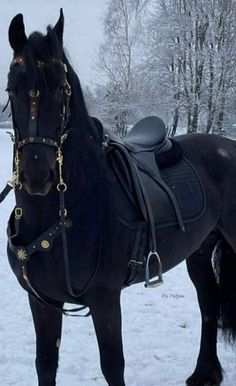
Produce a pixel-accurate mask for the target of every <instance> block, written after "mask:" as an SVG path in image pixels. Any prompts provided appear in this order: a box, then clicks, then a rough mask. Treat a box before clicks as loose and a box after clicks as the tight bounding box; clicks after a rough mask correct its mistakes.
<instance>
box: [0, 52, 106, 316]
mask: <svg viewBox="0 0 236 386" xmlns="http://www.w3.org/2000/svg"><path fill="white" fill-rule="evenodd" d="M51 62H52V63H59V64H61V65H62V66H63V69H64V73H65V83H64V88H63V98H62V112H61V125H60V129H59V139H58V141H55V140H53V139H51V138H44V137H40V136H38V130H37V117H38V106H39V101H40V92H39V90H37V89H31V90H30V92H29V97H30V120H29V128H28V133H29V134H28V137H26V138H23V139H20V135H19V130H18V128H17V125H16V123H15V119H14V109H13V103H12V101H11V98H10V102H11V110H12V120H13V128H14V132H15V135H12V134H10V135H11V139H12V141H13V143H14V168H13V178H12V181H11V182H8V183H7V185H6V187H5V188H4V189H3V191H2V192H1V193H0V203H1V202H2V201H3V200H4V198H5V197H6V196H7V194H8V193H9V192H10V191H11V190H12V189H14V190H21V189H22V184H21V182H20V153H19V150H20V149H21V148H22V147H23V146H25V145H27V144H43V145H47V146H52V147H55V148H56V149H57V151H56V161H57V164H58V171H59V173H58V174H59V181H58V184H57V190H58V192H59V202H60V203H59V220H58V222H57V223H56V224H54V225H53V226H52V227H50V228H49V229H48V230H47V231H46V232H44V233H43V234H42V235H41V236H39V237H38V238H37V239H36V240H35V241H33V242H32V243H31V244H29V245H28V246H15V245H14V244H13V242H12V241H13V238H14V237H16V236H17V234H18V231H19V222H20V220H21V218H22V216H23V210H22V208H21V207H20V206H19V205H16V208H15V211H14V214H15V228H16V232H15V234H13V235H12V234H11V232H10V226H9V228H8V236H9V247H10V249H11V251H12V252H13V253H14V254H15V256H16V258H17V260H18V261H19V262H20V264H21V269H22V277H23V279H24V282H25V283H26V285H27V287H28V288H29V289H30V291H31V294H33V295H34V296H35V297H36V298H37V300H38V301H39V302H41V303H42V304H44V305H45V304H47V305H49V306H51V307H53V308H54V309H56V310H58V311H60V312H62V313H63V314H65V315H70V316H78V317H86V316H89V315H90V311H89V312H88V313H87V314H85V315H73V314H72V315H71V313H73V312H78V311H81V310H84V309H85V308H87V306H81V307H79V308H74V309H69V310H68V309H62V308H60V307H58V306H56V305H55V304H52V303H50V302H48V301H47V300H45V299H44V298H42V297H41V295H39V294H38V292H37V291H36V290H35V289H34V287H33V285H32V283H31V281H30V279H29V275H28V270H27V263H28V261H29V260H30V258H31V256H32V255H33V254H34V253H35V252H37V251H41V252H48V251H49V250H50V249H51V248H52V247H53V242H54V240H55V238H56V237H58V236H59V235H60V236H61V238H62V245H63V257H64V266H65V281H66V287H67V290H68V293H69V294H70V295H71V296H72V297H74V298H78V297H81V296H82V295H83V294H84V292H85V291H86V290H87V288H88V286H89V285H90V283H91V281H92V280H93V278H94V276H95V275H96V273H97V270H98V267H99V263H100V259H101V246H102V235H101V237H100V245H99V256H98V259H97V263H96V266H95V269H94V272H93V273H92V274H91V276H90V278H89V279H88V281H87V283H86V284H85V286H84V288H83V289H82V290H81V291H80V292H79V293H76V292H74V290H73V288H72V284H71V277H70V267H69V256H68V245H67V237H66V231H67V229H68V228H70V227H71V226H72V223H71V221H70V220H69V219H68V218H67V210H66V208H65V192H66V190H67V185H66V183H65V182H64V179H63V152H62V145H63V143H64V141H65V140H66V138H67V135H68V133H69V130H66V127H67V125H68V123H69V117H70V109H69V103H70V97H71V86H70V84H69V83H68V80H67V72H68V70H67V66H66V64H65V63H63V62H62V61H61V60H58V59H55V58H53V59H52V60H51ZM16 64H18V65H21V64H24V58H23V57H21V56H20V57H16V58H14V59H13V61H12V63H11V66H13V65H16ZM48 65H49V64H48V63H45V62H43V61H37V67H38V68H42V67H44V66H48Z"/></svg>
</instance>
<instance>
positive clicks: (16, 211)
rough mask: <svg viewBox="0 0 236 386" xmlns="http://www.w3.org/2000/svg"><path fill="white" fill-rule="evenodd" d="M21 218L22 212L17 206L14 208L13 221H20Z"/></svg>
mask: <svg viewBox="0 0 236 386" xmlns="http://www.w3.org/2000/svg"><path fill="white" fill-rule="evenodd" d="M22 216H23V210H22V208H20V207H19V206H18V207H17V208H15V219H16V220H20V219H21V217H22Z"/></svg>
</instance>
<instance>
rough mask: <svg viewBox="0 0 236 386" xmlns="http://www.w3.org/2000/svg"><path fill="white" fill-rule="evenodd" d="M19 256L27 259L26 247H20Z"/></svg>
mask: <svg viewBox="0 0 236 386" xmlns="http://www.w3.org/2000/svg"><path fill="white" fill-rule="evenodd" d="M17 257H18V259H19V260H26V259H27V253H26V251H25V250H24V249H18V251H17Z"/></svg>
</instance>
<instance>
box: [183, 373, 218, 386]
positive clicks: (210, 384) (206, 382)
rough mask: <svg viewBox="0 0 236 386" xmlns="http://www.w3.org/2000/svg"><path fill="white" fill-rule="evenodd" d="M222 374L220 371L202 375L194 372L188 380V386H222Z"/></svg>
mask: <svg viewBox="0 0 236 386" xmlns="http://www.w3.org/2000/svg"><path fill="white" fill-rule="evenodd" d="M221 382H222V375H221V374H219V373H218V372H214V373H212V375H211V376H201V375H197V374H196V373H194V374H193V375H191V377H189V378H188V379H187V381H186V386H220V384H221Z"/></svg>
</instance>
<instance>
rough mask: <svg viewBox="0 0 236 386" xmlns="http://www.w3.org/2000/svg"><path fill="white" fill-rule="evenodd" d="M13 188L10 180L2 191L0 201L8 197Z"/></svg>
mask: <svg viewBox="0 0 236 386" xmlns="http://www.w3.org/2000/svg"><path fill="white" fill-rule="evenodd" d="M12 189H13V186H12V185H11V183H10V182H8V183H7V184H6V186H5V188H4V189H3V190H2V191H1V193H0V203H1V202H2V201H3V200H4V199H5V198H6V197H7V195H8V194H9V193H10V191H11V190H12Z"/></svg>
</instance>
